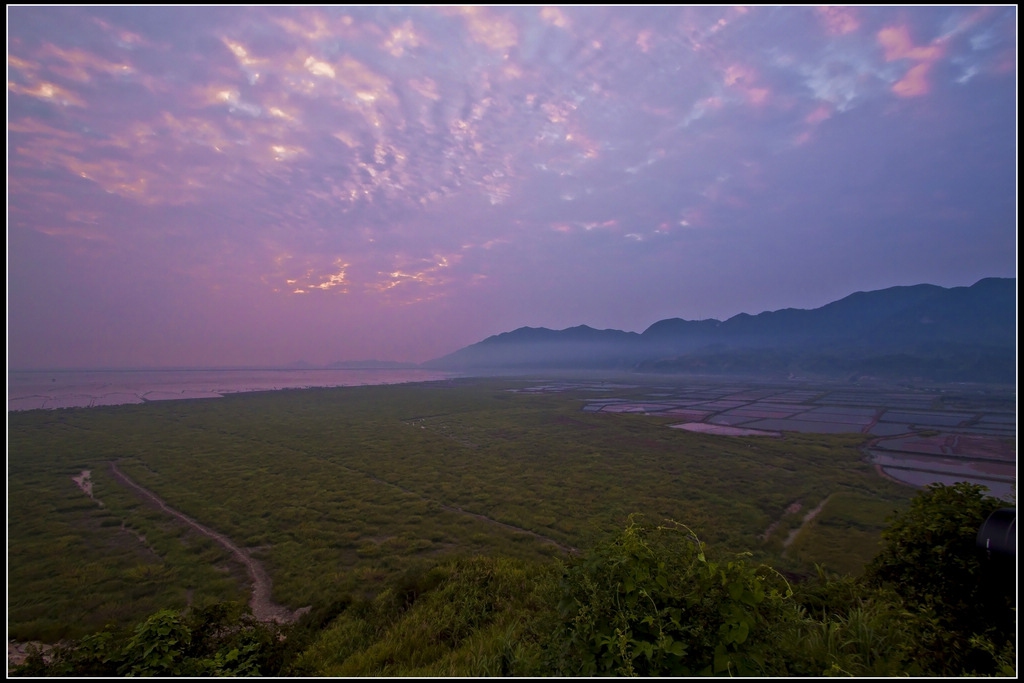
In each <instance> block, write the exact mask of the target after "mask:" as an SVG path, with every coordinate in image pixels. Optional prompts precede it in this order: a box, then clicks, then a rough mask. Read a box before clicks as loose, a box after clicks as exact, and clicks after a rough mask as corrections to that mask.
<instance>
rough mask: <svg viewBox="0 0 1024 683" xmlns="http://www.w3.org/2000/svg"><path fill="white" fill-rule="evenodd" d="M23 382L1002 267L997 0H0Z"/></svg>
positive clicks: (771, 304) (391, 346)
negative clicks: (631, 4) (984, 0)
mask: <svg viewBox="0 0 1024 683" xmlns="http://www.w3.org/2000/svg"><path fill="white" fill-rule="evenodd" d="M7 19H8V60H7V64H8V72H7V73H8V75H7V96H8V114H7V122H8V123H7V134H8V157H7V164H8V186H7V188H8V238H7V240H8V269H7V284H8V300H7V304H8V363H9V367H11V368H15V369H21V368H44V367H45V368H57V367H137V366H237V365H275V364H287V363H290V362H292V361H296V360H300V359H301V360H305V361H308V362H311V363H329V362H332V361H337V360H358V359H369V358H377V359H390V360H406V361H417V362H418V361H424V360H428V359H431V358H435V357H438V356H441V355H444V354H446V353H449V352H451V351H454V350H456V349H458V348H460V347H462V346H465V345H468V344H471V343H473V342H476V341H479V340H480V339H483V338H484V337H486V336H489V335H491V334H496V333H499V332H504V331H508V330H511V329H514V328H517V327H520V326H524V325H529V326H533V327H537V326H544V327H550V328H555V329H562V328H565V327H569V326H573V325H580V324H586V325H590V326H592V327H597V328H617V329H624V330H634V331H642V330H643V329H644V328H646V327H647V326H648V325H650V324H651V323H653V322H655V321H657V320H660V319H663V318H669V317H682V318H687V319H691V320H693V319H703V318H709V317H714V318H719V319H725V318H728V317H730V316H732V315H735V314H737V313H740V312H748V313H758V312H761V311H764V310H775V309H779V308H786V307H796V308H813V307H818V306H821V305H823V304H826V303H828V302H830V301H833V300H835V299H838V298H841V297H843V296H845V295H847V294H850V293H852V292H855V291H860V290H873V289H881V288H884V287H890V286H894V285H909V284H917V283H921V282H928V283H932V284H938V285H942V286H947V287H950V286H961V285H971V284H973V283H974V282H975V281H977V280H978V279H980V278H983V277H990V276H996V277H1013V276H1015V274H1016V256H1015V254H1016V191H1015V187H1016V145H1017V142H1016V79H1017V74H1016V61H1017V56H1016V21H1017V15H1016V8H1014V7H1000V8H958V7H942V8H925V9H917V8H902V9H885V8H860V7H857V8H833V9H813V8H799V7H796V8H767V9H742V8H731V9H729V8H722V9H720V8H697V9H694V8H639V9H633V8H582V9H576V8H561V9H555V8H540V7H519V8H511V9H505V8H491V7H488V8H468V9H460V8H390V7H372V8H333V9H321V8H309V9H273V8H255V9H244V8H243V9H233V8H221V9H205V8H198V7H175V8H162V9H149V8H145V9H143V8H130V7H110V8H99V9H78V8H51V7H14V8H8V16H7Z"/></svg>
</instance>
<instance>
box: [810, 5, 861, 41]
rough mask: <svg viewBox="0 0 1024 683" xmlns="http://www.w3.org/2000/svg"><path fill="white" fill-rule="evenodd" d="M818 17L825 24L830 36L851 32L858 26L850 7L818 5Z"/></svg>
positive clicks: (858, 23)
mask: <svg viewBox="0 0 1024 683" xmlns="http://www.w3.org/2000/svg"><path fill="white" fill-rule="evenodd" d="M816 9H817V12H818V19H820V20H821V23H822V24H824V25H825V31H826V32H827V33H828V34H829V35H830V36H841V35H845V34H847V33H852V32H853V31H856V30H857V29H858V28H860V21H859V20H858V19H857V15H856V13H855V10H854V9H853V8H852V7H818V8H816Z"/></svg>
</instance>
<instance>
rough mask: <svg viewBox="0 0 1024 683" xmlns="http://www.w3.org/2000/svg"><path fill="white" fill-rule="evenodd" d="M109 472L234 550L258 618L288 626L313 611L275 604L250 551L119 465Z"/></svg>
mask: <svg viewBox="0 0 1024 683" xmlns="http://www.w3.org/2000/svg"><path fill="white" fill-rule="evenodd" d="M110 472H111V474H112V475H113V476H114V478H115V479H116V480H117V481H119V482H120V483H122V484H124V485H125V486H127V487H128V488H131V489H134V490H135V491H136V493H138V494H139V495H140V496H142V497H143V498H145V499H146V500H148V501H150V502H151V503H153V504H154V505H156V506H157V507H159V508H160V509H161V510H163V511H164V512H166V513H167V514H168V515H170V516H172V517H174V518H176V519H178V520H180V521H182V522H184V523H185V524H187V525H189V526H190V527H192V528H193V529H195V530H196V531H198V532H199V533H201V534H202V535H204V536H206V537H208V538H212V539H213V540H214V541H216V542H217V543H220V544H221V545H222V546H224V547H225V548H227V549H228V550H229V551H231V553H233V554H234V556H235V558H236V559H237V560H238V561H239V562H241V563H242V564H243V565H245V569H246V571H247V572H248V574H249V578H250V579H251V580H252V597H251V598H250V600H249V606H250V607H252V613H253V615H254V616H255V617H256V618H257V619H259V620H260V621H276V622H278V623H282V624H287V623H290V622H293V621H295V620H296V619H298V618H299V617H301V616H302V615H303V614H305V613H306V612H308V611H309V610H310V609H311V607H300V608H299V609H297V610H295V611H294V612H293V611H292V610H290V609H288V608H287V607H285V606H284V605H279V604H277V603H276V602H274V601H273V600H272V599H271V590H270V589H271V586H272V582H271V580H270V575H269V574H267V572H266V570H265V569H264V568H263V565H261V564H260V563H259V562H258V561H257V560H255V559H253V557H252V555H250V554H249V552H248V551H247V550H245V549H244V548H241V547H239V546H237V545H235V544H234V543H233V542H232V541H231V539H230V538H228V537H227V536H225V535H224V534H219V533H217V532H216V531H214V530H213V529H210V528H209V527H207V526H203V525H202V524H200V523H199V522H197V521H196V520H194V519H192V518H191V517H189V516H188V515H186V514H185V513H183V512H180V511H178V510H175V509H174V508H172V507H171V506H170V505H168V504H167V503H166V502H165V501H164V500H163V499H162V498H160V497H159V496H157V495H156V494H155V493H153V492H152V491H150V490H149V489H146V488H143V487H142V486H140V485H139V484H136V483H135V482H134V481H132V480H131V479H129V478H128V476H127V475H125V474H124V472H122V471H121V470H119V469H118V468H117V463H115V462H111V463H110Z"/></svg>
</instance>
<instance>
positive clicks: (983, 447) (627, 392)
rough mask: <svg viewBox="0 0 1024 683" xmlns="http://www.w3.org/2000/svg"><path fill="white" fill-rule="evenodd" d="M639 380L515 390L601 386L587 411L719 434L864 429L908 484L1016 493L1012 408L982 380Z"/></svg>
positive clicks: (883, 462) (1008, 395)
mask: <svg viewBox="0 0 1024 683" xmlns="http://www.w3.org/2000/svg"><path fill="white" fill-rule="evenodd" d="M669 381H672V382H678V384H677V385H675V386H672V385H669V386H658V387H646V389H647V390H645V388H644V387H641V386H639V385H610V384H604V383H598V382H579V383H566V382H546V383H539V384H537V385H535V386H531V387H527V388H525V389H521V390H519V391H532V392H541V391H543V392H552V391H566V390H577V391H578V390H581V389H586V390H587V391H595V392H597V391H602V392H604V393H605V394H606V395H605V396H601V397H595V398H593V399H590V398H587V399H583V406H582V410H583V411H585V412H589V413H609V414H641V415H650V416H655V417H662V418H673V419H678V420H679V422H674V423H672V424H669V425H668V426H669V427H672V428H676V429H684V430H687V431H693V432H700V433H705V434H717V435H721V436H774V437H779V436H782V435H784V434H785V433H786V432H804V433H817V434H848V433H855V434H863V435H864V436H865V437H866V438H867V439H868V442H867V445H866V447H865V452H866V453H867V455H868V457H869V458H870V459H871V461H872V462H873V463H875V465H877V466H878V468H879V471H880V472H882V473H884V474H885V475H886V476H888V477H891V478H893V479H896V480H898V481H901V482H903V483H905V484H909V485H912V486H925V485H927V484H930V483H944V484H951V483H954V482H957V481H969V482H972V483H976V484H982V485H984V486H987V487H988V488H989V490H990V491H991V493H992V494H993V495H995V496H997V497H1000V498H1004V499H1011V498H1012V499H1013V500H1016V480H1017V449H1016V438H1017V411H1016V394H1015V392H1014V391H1013V389H1011V388H999V387H989V386H981V385H947V386H929V387H923V388H920V389H917V388H908V387H898V388H893V387H885V386H856V387H850V386H847V385H843V386H829V385H821V386H808V385H801V386H799V387H794V386H792V385H791V384H785V383H778V384H770V383H756V385H754V383H750V384H747V383H741V382H728V381H721V382H716V381H714V380H696V381H694V380H688V379H681V378H680V379H676V378H673V379H672V380H669Z"/></svg>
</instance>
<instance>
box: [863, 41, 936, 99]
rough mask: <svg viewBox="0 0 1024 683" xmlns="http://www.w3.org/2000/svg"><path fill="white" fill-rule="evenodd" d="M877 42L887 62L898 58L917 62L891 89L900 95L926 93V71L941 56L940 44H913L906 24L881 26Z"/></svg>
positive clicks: (927, 85)
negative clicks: (920, 45) (921, 45)
mask: <svg viewBox="0 0 1024 683" xmlns="http://www.w3.org/2000/svg"><path fill="white" fill-rule="evenodd" d="M878 44H879V45H881V46H882V49H883V50H884V52H885V60H886V61H887V62H893V61H896V60H900V59H909V60H913V61H916V62H919V63H918V64H916V65H915V66H913V67H911V68H910V70H909V71H907V73H906V75H904V76H903V78H901V79H900V80H899V81H897V82H896V83H895V84H894V85H893V86H892V91H893V92H894V93H895V94H897V95H899V96H900V97H918V96H920V95H925V94H927V93H928V91H929V90H930V89H931V86H930V85H929V83H928V72H929V71H930V70H931V66H932V64H934V63H935V62H936V61H938V60H939V58H941V57H942V54H943V48H942V46H941V44H935V43H933V44H932V45H930V46H928V47H918V46H915V45H914V41H913V40H912V39H911V38H910V31H909V30H907V27H906V26H887V27H886V28H883V29H882V30H881V31H879V32H878Z"/></svg>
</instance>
